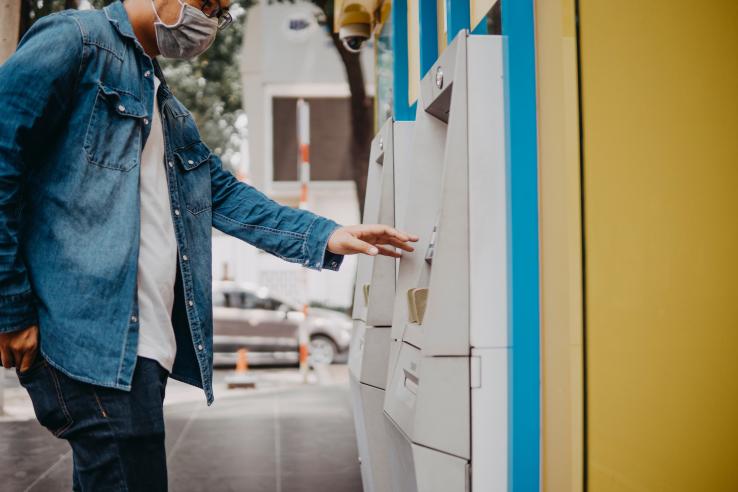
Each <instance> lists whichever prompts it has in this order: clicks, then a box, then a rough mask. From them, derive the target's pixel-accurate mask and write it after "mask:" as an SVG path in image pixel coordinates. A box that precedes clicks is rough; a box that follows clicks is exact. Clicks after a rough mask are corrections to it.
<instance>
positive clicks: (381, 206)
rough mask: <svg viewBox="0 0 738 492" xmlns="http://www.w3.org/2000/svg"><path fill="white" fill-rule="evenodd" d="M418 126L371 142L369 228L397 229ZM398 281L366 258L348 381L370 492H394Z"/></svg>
mask: <svg viewBox="0 0 738 492" xmlns="http://www.w3.org/2000/svg"><path fill="white" fill-rule="evenodd" d="M412 126H413V123H410V122H396V121H393V120H389V121H387V122H386V123H385V124H384V125H383V127H382V129H381V130H380V131H379V133H378V134H377V136H376V137H375V138H374V140H373V141H372V146H371V151H370V156H369V175H368V179H367V190H366V199H365V202H364V218H363V221H364V223H369V224H371V223H378V224H386V225H390V226H393V227H394V226H397V225H398V224H397V221H396V216H397V213H398V210H400V209H401V208H402V207H403V204H404V201H403V200H404V196H403V195H398V194H397V191H398V190H400V189H402V187H403V186H404V185H403V178H402V176H403V175H402V171H403V170H404V169H405V168H406V167H407V166H406V165H404V159H405V158H406V157H407V149H408V147H409V144H410V142H411V136H412ZM396 280H397V261H396V260H395V259H394V258H390V257H387V256H376V257H370V256H361V257H359V260H358V265H357V273H356V288H355V295H354V311H353V318H354V334H353V338H352V341H351V348H350V352H349V370H350V375H351V377H350V378H349V381H350V385H351V394H352V400H353V407H354V421H355V425H356V437H357V445H358V448H359V457H360V460H361V473H362V481H363V485H364V491H365V492H373V491H374V492H385V491H389V490H390V487H391V486H390V483H391V482H390V465H389V461H388V448H389V444H388V441H387V434H386V429H387V428H386V424H385V420H386V417H385V415H384V411H383V405H384V392H385V387H386V382H387V370H388V367H389V352H390V339H391V337H390V335H391V325H392V313H393V304H394V301H395V290H396Z"/></svg>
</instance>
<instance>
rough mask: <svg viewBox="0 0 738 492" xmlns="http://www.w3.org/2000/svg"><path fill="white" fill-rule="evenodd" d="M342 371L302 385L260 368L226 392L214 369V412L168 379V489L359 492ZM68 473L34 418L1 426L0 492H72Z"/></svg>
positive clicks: (61, 445)
mask: <svg viewBox="0 0 738 492" xmlns="http://www.w3.org/2000/svg"><path fill="white" fill-rule="evenodd" d="M346 373H347V370H346V366H332V367H331V368H328V369H327V370H326V371H323V372H322V373H321V378H319V379H320V381H315V380H314V382H313V384H310V385H301V384H300V378H299V375H298V374H297V373H296V371H295V370H292V369H289V370H285V369H279V370H268V369H267V370H257V371H255V374H257V375H258V376H259V379H260V384H259V386H258V388H257V389H256V390H244V389H236V390H227V389H225V386H224V384H223V383H222V379H223V377H224V375H225V374H226V372H225V371H218V372H217V376H216V402H215V404H214V405H213V406H212V407H210V408H208V407H207V406H206V405H205V403H204V398H203V397H202V393H201V392H200V391H198V390H194V389H191V388H189V387H187V386H184V385H181V384H180V383H177V382H175V381H172V380H170V384H169V386H168V388H167V405H166V409H165V413H166V416H167V454H168V461H169V488H170V490H172V491H204V490H208V491H219V492H220V491H247V492H322V491H326V490H330V491H331V492H360V491H361V490H362V488H361V476H360V472H359V464H358V459H357V451H356V442H355V438H354V430H353V421H352V415H351V407H350V402H349V393H348V386H347V375H346ZM13 377H14V376H11V378H13ZM9 379H10V378H9ZM11 386H12V385H11ZM9 391H13V390H12V389H11V390H9ZM13 402H14V405H15V406H14V407H13V408H16V409H17V408H18V407H17V405H18V404H19V402H17V401H15V400H13ZM71 466H72V461H71V453H70V451H69V447H68V445H67V444H66V443H65V442H63V441H60V440H58V439H55V438H54V437H53V436H51V434H49V433H48V432H47V431H46V430H44V429H43V428H42V427H41V426H40V425H39V424H38V423H37V422H36V421H35V420H23V419H21V418H16V419H13V420H5V421H0V489H1V490H3V491H4V492H15V491H25V490H32V491H64V490H71V473H72V472H71Z"/></svg>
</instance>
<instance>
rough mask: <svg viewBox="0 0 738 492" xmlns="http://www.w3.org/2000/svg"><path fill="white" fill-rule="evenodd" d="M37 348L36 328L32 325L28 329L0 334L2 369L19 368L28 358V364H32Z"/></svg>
mask: <svg viewBox="0 0 738 492" xmlns="http://www.w3.org/2000/svg"><path fill="white" fill-rule="evenodd" d="M37 347H38V326H36V325H32V326H29V327H28V328H26V329H24V330H21V331H16V332H11V333H3V334H0V357H1V358H2V364H3V367H4V368H6V369H10V368H11V367H13V366H17V367H18V368H20V367H21V366H22V365H23V364H24V363H26V362H25V359H26V358H27V357H29V356H30V359H29V360H28V362H27V363H28V364H29V365H30V363H31V362H33V358H34V357H35V356H36V350H37Z"/></svg>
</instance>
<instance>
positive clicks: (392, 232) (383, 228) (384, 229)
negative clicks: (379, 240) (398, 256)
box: [358, 224, 418, 243]
mask: <svg viewBox="0 0 738 492" xmlns="http://www.w3.org/2000/svg"><path fill="white" fill-rule="evenodd" d="M358 227H360V228H361V229H360V231H361V232H362V233H365V234H373V235H375V236H389V237H393V238H395V239H399V240H400V241H402V242H407V241H410V242H413V243H414V242H416V241H417V240H418V236H415V235H413V234H407V233H405V232H400V231H398V230H397V229H395V228H394V227H390V226H387V225H383V224H371V225H362V226H358Z"/></svg>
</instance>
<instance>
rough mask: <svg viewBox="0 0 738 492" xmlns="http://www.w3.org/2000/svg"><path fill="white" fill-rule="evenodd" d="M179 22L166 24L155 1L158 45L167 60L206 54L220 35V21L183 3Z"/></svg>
mask: <svg viewBox="0 0 738 492" xmlns="http://www.w3.org/2000/svg"><path fill="white" fill-rule="evenodd" d="M177 1H179V3H180V5H182V10H180V13H179V20H178V21H177V22H175V23H174V24H172V25H167V24H164V23H163V22H162V20H161V18H160V17H159V14H158V13H157V12H156V5H155V4H154V0H151V7H152V8H153V9H154V15H156V18H157V19H158V21H157V22H155V23H154V31H155V32H156V45H157V46H158V47H159V53H161V55H162V56H164V57H165V58H179V59H182V60H188V59H190V58H194V57H196V56H197V55H200V54H202V53H204V52H205V50H207V49H208V48H210V45H211V44H213V41H214V40H215V35H216V34H217V33H218V19H215V18H212V19H211V18H210V17H208V16H207V15H205V14H204V13H203V12H202V10H200V9H197V8H195V7H193V6H192V5H189V4H186V3H182V1H181V0H177Z"/></svg>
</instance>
